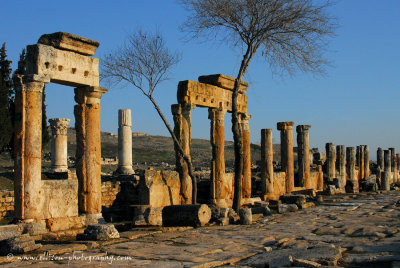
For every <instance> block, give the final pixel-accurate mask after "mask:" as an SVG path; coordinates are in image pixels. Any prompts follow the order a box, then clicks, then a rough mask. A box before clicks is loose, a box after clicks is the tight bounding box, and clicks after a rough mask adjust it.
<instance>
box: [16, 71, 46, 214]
mask: <svg viewBox="0 0 400 268" xmlns="http://www.w3.org/2000/svg"><path fill="white" fill-rule="evenodd" d="M35 78H36V77H35V76H25V77H23V76H15V77H14V85H15V89H16V96H15V110H16V111H15V140H14V142H15V148H14V152H15V158H14V159H15V160H14V169H15V172H14V195H15V201H14V202H15V203H14V209H15V217H16V218H17V219H20V220H26V221H33V220H38V219H41V218H42V216H43V215H42V207H43V201H44V198H43V192H42V182H41V176H42V156H41V155H42V97H43V87H44V83H45V82H43V81H37V79H35ZM46 82H48V81H46Z"/></svg>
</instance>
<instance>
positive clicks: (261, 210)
mask: <svg viewBox="0 0 400 268" xmlns="http://www.w3.org/2000/svg"><path fill="white" fill-rule="evenodd" d="M251 213H252V214H253V215H254V214H263V215H264V216H269V215H271V210H270V209H269V208H268V207H252V208H251Z"/></svg>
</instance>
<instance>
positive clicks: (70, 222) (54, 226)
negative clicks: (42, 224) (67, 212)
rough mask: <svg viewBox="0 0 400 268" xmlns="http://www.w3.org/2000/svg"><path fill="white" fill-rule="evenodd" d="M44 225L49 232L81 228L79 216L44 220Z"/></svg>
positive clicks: (81, 223)
mask: <svg viewBox="0 0 400 268" xmlns="http://www.w3.org/2000/svg"><path fill="white" fill-rule="evenodd" d="M46 226H47V228H48V229H49V230H50V231H51V232H57V231H62V230H68V229H77V228H82V226H83V222H82V218H80V217H63V218H52V219H47V220H46Z"/></svg>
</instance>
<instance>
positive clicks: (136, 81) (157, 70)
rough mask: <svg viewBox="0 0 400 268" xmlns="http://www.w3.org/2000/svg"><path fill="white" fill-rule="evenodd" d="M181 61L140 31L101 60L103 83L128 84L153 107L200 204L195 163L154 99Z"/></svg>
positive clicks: (154, 36) (154, 37) (157, 38)
mask: <svg viewBox="0 0 400 268" xmlns="http://www.w3.org/2000/svg"><path fill="white" fill-rule="evenodd" d="M179 61H180V55H179V54H177V53H171V52H170V51H169V50H168V48H166V46H165V42H164V39H163V38H162V36H161V35H160V34H159V33H158V32H156V33H154V34H153V33H149V32H144V31H142V30H140V29H139V30H137V31H136V32H135V33H133V34H131V35H129V36H128V38H127V41H126V42H125V44H124V46H122V47H121V48H119V49H118V50H116V51H113V52H112V53H109V54H107V55H106V56H105V57H104V58H103V59H102V73H101V77H102V79H106V80H109V81H112V82H115V83H120V82H128V83H130V84H132V85H133V86H134V87H136V88H137V89H139V90H140V91H141V92H142V93H143V94H144V95H145V96H146V97H147V98H148V99H149V100H150V101H151V103H152V104H153V106H154V108H155V109H156V111H157V113H158V114H159V116H160V117H161V120H162V121H163V122H164V124H165V126H166V127H167V129H168V131H169V133H170V134H171V137H172V139H173V141H174V145H175V148H176V149H177V150H178V151H179V153H180V155H181V156H182V158H183V160H184V161H185V162H186V164H187V165H188V169H189V176H190V177H191V179H192V203H193V204H196V203H197V200H196V197H197V183H196V181H197V180H196V177H195V175H194V172H193V170H194V169H193V165H192V162H191V160H190V158H189V156H188V155H187V154H185V152H184V150H183V148H182V146H181V144H180V143H179V141H178V139H177V137H176V135H175V133H174V131H173V130H172V128H171V126H170V124H169V123H168V121H167V120H166V118H165V116H164V114H163V112H162V111H161V109H160V107H159V106H158V104H157V102H156V100H155V99H154V97H153V93H154V90H155V89H156V88H157V86H158V85H159V84H160V83H161V82H163V81H165V80H167V79H168V72H169V71H170V70H171V68H172V67H173V66H174V65H176V64H177V63H178V62H179Z"/></svg>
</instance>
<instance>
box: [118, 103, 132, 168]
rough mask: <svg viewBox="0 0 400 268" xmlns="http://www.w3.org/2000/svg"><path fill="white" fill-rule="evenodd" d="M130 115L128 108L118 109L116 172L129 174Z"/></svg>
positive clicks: (130, 146)
mask: <svg viewBox="0 0 400 268" xmlns="http://www.w3.org/2000/svg"><path fill="white" fill-rule="evenodd" d="M131 126H132V117H131V110H130V109H120V110H118V169H117V173H118V174H122V175H131V174H133V173H135V172H134V171H133V169H132V129H131Z"/></svg>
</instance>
